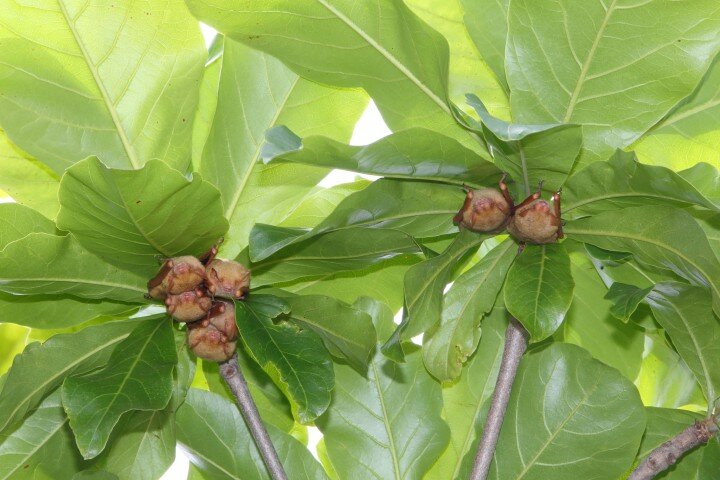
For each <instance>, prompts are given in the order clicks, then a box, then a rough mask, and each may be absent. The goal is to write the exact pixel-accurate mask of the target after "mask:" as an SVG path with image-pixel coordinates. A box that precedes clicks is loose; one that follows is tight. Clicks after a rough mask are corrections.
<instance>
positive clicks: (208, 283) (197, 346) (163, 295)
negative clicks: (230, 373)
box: [148, 247, 250, 362]
mask: <svg viewBox="0 0 720 480" xmlns="http://www.w3.org/2000/svg"><path fill="white" fill-rule="evenodd" d="M216 253H217V248H215V247H213V249H212V250H210V252H208V253H206V254H205V255H203V256H202V257H201V258H196V257H193V256H190V255H186V256H182V257H174V258H169V259H167V260H165V262H164V263H163V265H162V267H161V268H160V272H158V274H157V275H156V276H155V277H154V278H153V279H152V280H150V281H149V282H148V296H149V297H150V298H154V299H156V300H163V301H164V302H165V305H166V307H167V313H168V315H170V316H171V317H172V318H173V319H174V320H175V321H178V322H182V323H187V326H188V331H187V342H188V345H189V346H190V348H191V349H192V351H193V353H195V355H197V356H198V357H200V358H203V359H205V360H210V361H213V362H224V361H225V360H228V359H230V358H231V357H232V356H233V354H234V353H235V349H236V347H237V338H238V329H237V324H236V323H235V304H234V303H233V300H242V299H243V298H245V295H246V294H247V293H248V291H249V287H250V271H249V270H248V269H247V268H245V267H244V266H243V265H241V264H239V263H237V262H233V261H231V260H220V259H217V258H215V254H216Z"/></svg>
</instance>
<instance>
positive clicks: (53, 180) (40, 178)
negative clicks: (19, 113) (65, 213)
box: [0, 129, 60, 218]
mask: <svg viewBox="0 0 720 480" xmlns="http://www.w3.org/2000/svg"><path fill="white" fill-rule="evenodd" d="M0 171H2V172H3V174H2V176H0V188H2V189H3V190H4V191H5V192H7V193H8V194H9V195H10V196H11V197H12V198H13V199H14V200H15V201H16V202H18V203H22V204H23V205H27V206H28V207H31V208H33V209H35V210H37V211H38V212H40V213H42V214H43V215H45V216H46V217H48V218H55V216H56V215H57V212H58V209H59V208H60V203H59V202H58V198H57V192H58V188H59V185H60V177H59V176H58V175H57V174H56V173H55V172H53V171H52V170H50V169H49V168H48V167H47V166H45V165H43V164H42V163H40V162H38V161H37V160H35V159H33V158H32V157H30V156H29V155H27V154H26V153H24V152H22V151H20V149H18V148H17V147H16V146H15V145H13V144H12V143H10V140H8V138H7V136H6V135H5V132H4V131H3V130H2V129H0Z"/></svg>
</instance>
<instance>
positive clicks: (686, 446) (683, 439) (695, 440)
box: [628, 415, 719, 480]
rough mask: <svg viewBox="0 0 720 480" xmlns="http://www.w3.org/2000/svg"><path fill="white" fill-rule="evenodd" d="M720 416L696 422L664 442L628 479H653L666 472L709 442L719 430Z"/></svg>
mask: <svg viewBox="0 0 720 480" xmlns="http://www.w3.org/2000/svg"><path fill="white" fill-rule="evenodd" d="M718 420H719V419H718V416H717V415H716V416H713V417H710V418H707V419H705V420H702V421H698V422H695V424H694V425H691V426H689V427H688V428H686V429H685V430H683V431H682V432H680V433H679V434H677V435H676V436H675V437H673V438H671V439H670V440H668V441H667V442H665V443H663V444H662V445H660V446H659V447H657V448H656V449H655V450H653V451H652V452H650V454H649V455H648V456H647V457H645V459H644V460H643V461H642V462H640V465H638V466H637V467H636V468H635V470H633V472H632V473H631V474H630V476H629V477H628V480H651V479H653V478H655V476H656V475H658V474H659V473H661V472H664V471H665V470H667V469H668V468H670V467H671V466H673V465H674V464H675V462H677V461H678V459H679V458H680V457H682V456H683V455H685V454H686V453H687V452H689V451H690V450H692V449H693V448H695V447H697V446H698V445H702V444H704V443H707V442H708V441H709V440H710V439H711V438H713V437H714V436H715V435H716V434H717V432H718Z"/></svg>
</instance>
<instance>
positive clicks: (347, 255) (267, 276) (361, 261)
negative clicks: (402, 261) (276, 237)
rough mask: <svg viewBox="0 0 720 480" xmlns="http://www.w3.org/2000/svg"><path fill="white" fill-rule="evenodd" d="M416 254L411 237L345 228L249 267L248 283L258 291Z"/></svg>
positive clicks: (381, 230) (379, 231) (386, 232)
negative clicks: (250, 270)
mask: <svg viewBox="0 0 720 480" xmlns="http://www.w3.org/2000/svg"><path fill="white" fill-rule="evenodd" d="M276 228H278V227H276ZM281 231H282V232H286V231H287V229H281ZM419 251H420V247H419V246H418V244H417V243H416V242H415V240H414V239H413V238H412V237H410V236H408V235H406V234H404V233H402V232H400V231H397V230H388V229H364V228H360V227H358V228H347V229H344V230H341V231H337V232H330V233H327V234H325V235H322V236H319V237H317V238H314V239H312V240H311V241H309V242H303V243H300V244H298V245H295V246H293V248H289V249H287V250H286V251H283V252H281V253H279V254H277V255H274V256H272V257H270V258H268V259H266V260H264V261H262V262H260V263H257V264H253V267H252V271H253V278H252V282H253V286H254V287H260V286H264V285H274V284H279V283H285V282H291V281H294V280H298V279H303V278H312V277H321V276H324V275H329V274H335V273H340V272H348V271H352V270H359V269H363V268H367V267H369V266H372V265H376V264H378V263H380V262H381V261H383V260H388V259H391V258H395V257H398V256H400V255H405V254H412V253H419Z"/></svg>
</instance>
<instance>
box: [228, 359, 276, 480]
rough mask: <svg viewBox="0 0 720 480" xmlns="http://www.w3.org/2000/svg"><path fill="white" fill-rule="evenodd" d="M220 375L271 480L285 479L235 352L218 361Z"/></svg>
mask: <svg viewBox="0 0 720 480" xmlns="http://www.w3.org/2000/svg"><path fill="white" fill-rule="evenodd" d="M220 375H222V377H223V378H224V379H225V382H227V384H228V386H229V387H230V390H231V391H232V392H233V395H235V399H236V400H237V403H238V405H239V406H240V413H242V416H243V418H244V419H245V424H246V425H247V426H248V429H250V434H251V435H252V437H253V439H254V440H255V445H257V447H258V450H259V451H260V455H261V456H262V459H263V461H264V462H265V466H266V467H267V469H268V472H269V473H270V477H271V478H272V479H273V480H287V474H286V473H285V470H284V469H283V466H282V463H280V458H278V454H277V452H276V451H275V447H274V446H273V444H272V441H271V440H270V436H269V435H268V433H267V430H265V426H264V425H263V423H262V420H261V419H260V413H259V412H258V409H257V407H256V406H255V402H254V401H253V399H252V396H250V390H249V389H248V385H247V382H246V381H245V377H244V376H243V374H242V372H241V371H240V365H239V364H238V359H237V353H236V354H235V355H233V356H232V358H231V359H230V360H228V361H226V362H222V363H220Z"/></svg>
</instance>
